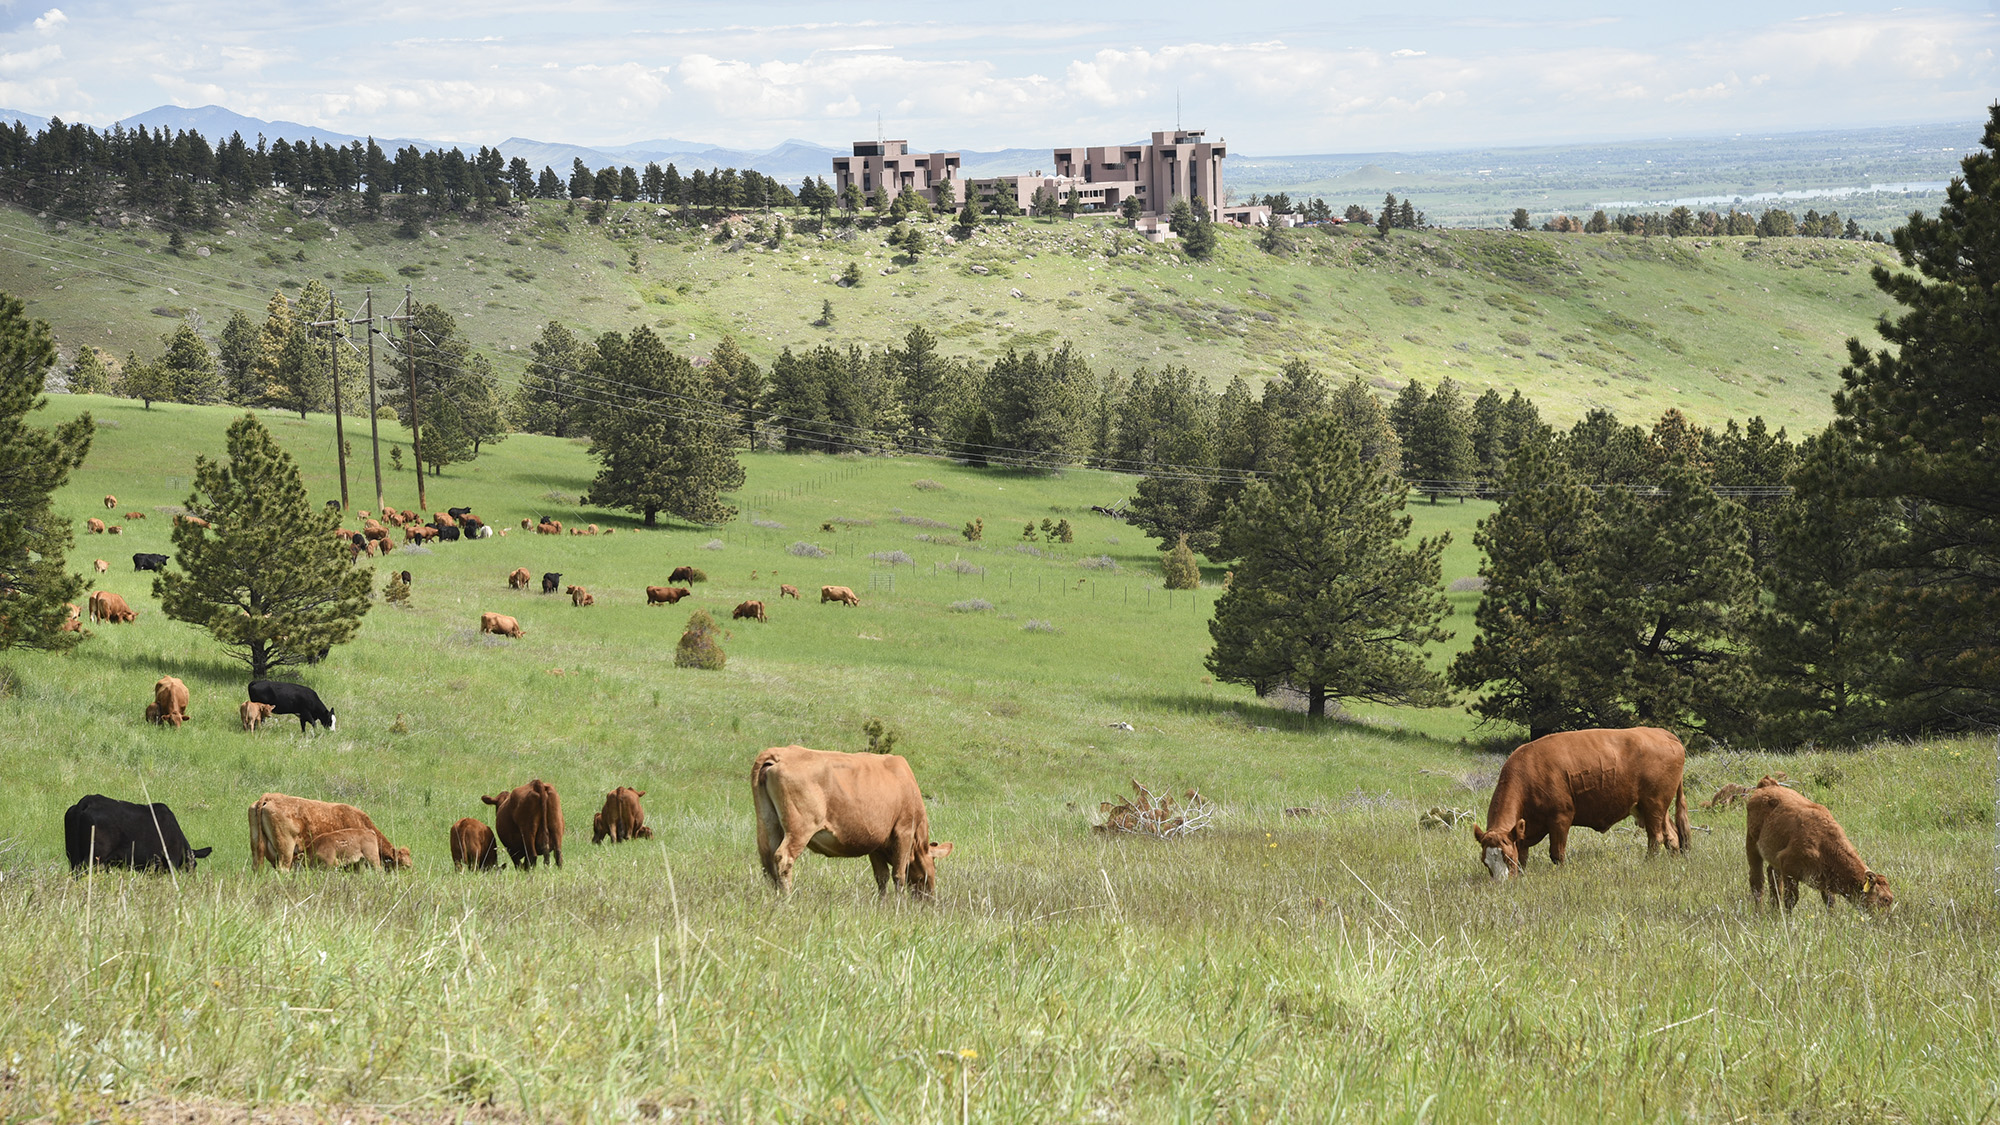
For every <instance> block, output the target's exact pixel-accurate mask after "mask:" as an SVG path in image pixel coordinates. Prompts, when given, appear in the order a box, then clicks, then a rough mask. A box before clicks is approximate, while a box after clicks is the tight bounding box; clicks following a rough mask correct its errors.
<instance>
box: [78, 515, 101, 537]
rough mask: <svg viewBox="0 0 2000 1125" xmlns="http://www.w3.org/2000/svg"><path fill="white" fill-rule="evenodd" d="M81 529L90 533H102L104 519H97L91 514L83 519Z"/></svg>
mask: <svg viewBox="0 0 2000 1125" xmlns="http://www.w3.org/2000/svg"><path fill="white" fill-rule="evenodd" d="M83 529H84V530H85V531H88V532H90V533H91V534H92V535H102V534H104V521H103V520H101V519H98V518H97V517H96V516H92V517H90V518H89V519H87V520H85V521H83Z"/></svg>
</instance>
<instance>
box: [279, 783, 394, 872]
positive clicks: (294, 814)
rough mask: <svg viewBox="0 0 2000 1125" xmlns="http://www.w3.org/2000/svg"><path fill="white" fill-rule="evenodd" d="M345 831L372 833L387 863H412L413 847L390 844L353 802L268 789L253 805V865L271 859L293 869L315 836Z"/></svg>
mask: <svg viewBox="0 0 2000 1125" xmlns="http://www.w3.org/2000/svg"><path fill="white" fill-rule="evenodd" d="M343 831H362V832H367V833H370V834H372V835H373V836H374V837H375V850H376V855H377V856H378V858H379V859H380V861H381V862H382V863H383V864H384V865H387V866H393V867H408V866H410V849H408V848H399V847H396V846H395V845H394V844H391V843H390V842H389V838H388V837H387V836H384V835H382V831H381V829H379V828H376V827H375V822H374V821H372V820H370V819H368V814H367V813H365V812H362V811H361V810H360V809H357V808H355V807H354V806H353V805H343V804H337V803H335V802H331V801H315V800H311V799H309V798H306V797H292V796H287V795H286V794H283V793H266V794H264V795H263V796H262V797H259V798H257V803H256V804H254V805H251V806H250V866H251V867H252V869H255V868H257V867H261V866H263V865H264V864H266V863H268V864H270V865H272V866H273V867H276V868H277V869H279V870H280V871H290V870H291V869H292V865H293V864H295V863H297V862H298V860H299V859H300V857H302V856H303V855H305V853H306V852H307V851H308V850H309V849H310V848H311V847H312V842H313V841H314V840H315V839H317V838H319V837H321V836H326V835H331V834H333V833H336V832H343Z"/></svg>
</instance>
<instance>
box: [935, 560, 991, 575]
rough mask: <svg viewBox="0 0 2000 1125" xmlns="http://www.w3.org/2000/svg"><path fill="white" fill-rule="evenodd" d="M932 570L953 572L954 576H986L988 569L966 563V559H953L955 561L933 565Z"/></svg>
mask: <svg viewBox="0 0 2000 1125" xmlns="http://www.w3.org/2000/svg"><path fill="white" fill-rule="evenodd" d="M931 569H932V570H949V571H951V572H952V573H953V574H985V573H986V568H985V567H983V566H980V565H978V564H977V563H969V562H966V561H965V560H964V559H953V560H951V561H950V562H941V563H935V564H933V565H932V566H931Z"/></svg>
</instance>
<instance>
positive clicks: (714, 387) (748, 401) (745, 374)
mask: <svg viewBox="0 0 2000 1125" xmlns="http://www.w3.org/2000/svg"><path fill="white" fill-rule="evenodd" d="M702 374H703V376H705V378H706V380H707V383H708V391H707V394H708V401H709V402H711V403H714V404H715V405H716V406H719V407H721V408H722V409H723V410H725V411H727V412H728V413H729V416H730V423H731V427H732V428H733V429H734V431H735V434H736V438H733V439H732V441H731V444H732V445H734V443H735V440H736V439H741V441H742V442H743V444H745V445H748V444H750V443H751V441H753V440H754V439H755V438H756V436H757V413H756V411H757V406H758V404H759V403H761V402H763V401H764V392H765V390H766V388H767V387H768V386H769V380H767V379H766V378H765V377H764V370H763V368H760V367H758V366H757V364H756V363H755V362H754V361H753V360H751V358H750V357H749V356H748V355H747V354H745V353H744V351H743V349H742V348H741V347H738V346H737V344H736V337H734V336H724V337H723V338H722V342H721V343H719V344H717V345H715V352H714V353H713V354H712V355H710V356H709V357H708V366H707V367H705V368H703V369H702Z"/></svg>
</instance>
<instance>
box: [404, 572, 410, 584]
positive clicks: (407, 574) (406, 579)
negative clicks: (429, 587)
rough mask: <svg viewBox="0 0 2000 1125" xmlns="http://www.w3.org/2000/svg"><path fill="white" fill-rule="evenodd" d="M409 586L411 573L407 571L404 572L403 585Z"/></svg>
mask: <svg viewBox="0 0 2000 1125" xmlns="http://www.w3.org/2000/svg"><path fill="white" fill-rule="evenodd" d="M409 584H410V572H409V571H407V570H406V571H404V572H403V585H405V586H408V585H409Z"/></svg>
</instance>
